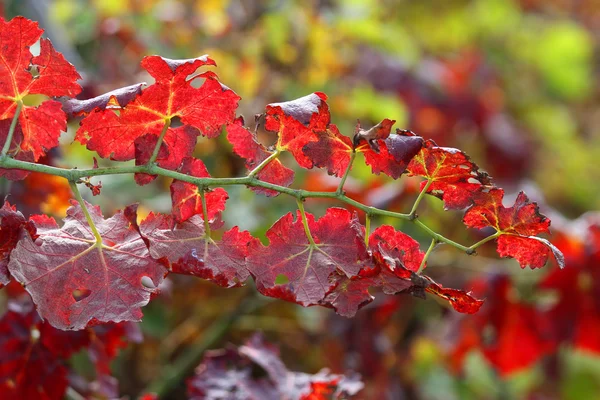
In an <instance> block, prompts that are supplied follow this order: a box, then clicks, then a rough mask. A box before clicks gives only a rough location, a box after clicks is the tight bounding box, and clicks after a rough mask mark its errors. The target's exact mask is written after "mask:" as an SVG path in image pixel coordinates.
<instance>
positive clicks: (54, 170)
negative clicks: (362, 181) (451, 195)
mask: <svg viewBox="0 0 600 400" xmlns="http://www.w3.org/2000/svg"><path fill="white" fill-rule="evenodd" d="M0 168H14V169H22V170H26V171H33V172H40V173H44V174H50V175H55V176H60V177H62V178H65V179H67V180H68V181H69V182H76V181H77V180H79V179H81V178H85V177H88V176H89V177H91V176H102V175H118V174H133V173H146V174H151V175H161V176H164V177H167V178H173V179H177V180H180V181H183V182H188V183H192V184H194V185H196V186H199V187H204V188H209V187H215V186H231V185H246V186H250V187H263V188H266V189H271V190H274V191H276V192H278V193H283V194H286V195H288V196H291V197H294V198H296V199H297V200H304V199H308V198H321V199H335V200H337V201H340V202H342V203H345V204H348V205H350V206H352V207H354V208H356V209H358V210H361V211H363V212H364V213H365V214H367V215H370V216H371V218H372V217H373V216H385V217H391V218H396V219H403V220H407V221H412V222H413V223H414V224H416V225H417V226H418V227H420V228H421V229H422V230H424V231H425V232H427V234H429V236H431V237H432V238H434V239H436V240H437V241H438V242H441V243H446V244H449V245H451V246H453V247H456V248H457V249H459V250H461V251H464V252H466V253H467V254H474V253H475V248H474V247H473V248H471V247H467V246H463V245H461V244H459V243H456V242H454V241H452V240H450V239H448V238H446V237H444V236H443V235H440V234H439V233H437V232H435V231H433V230H432V229H431V228H429V227H428V226H427V225H425V224H424V223H423V222H421V221H420V220H419V219H414V218H411V216H410V214H403V213H398V212H394V211H387V210H380V209H379V208H376V207H371V206H367V205H365V204H362V203H360V202H358V201H356V200H354V199H351V198H350V197H348V196H346V195H345V194H339V193H337V192H313V191H309V190H302V189H292V188H288V187H285V186H280V185H275V184H273V183H268V182H264V181H259V180H257V179H255V178H254V177H250V176H245V177H240V178H198V177H195V176H191V175H187V174H182V173H181V172H177V171H172V170H169V169H165V168H161V167H159V166H157V165H154V164H153V165H137V166H122V167H106V168H96V169H93V168H91V169H66V168H58V167H52V166H49V165H43V164H36V163H32V162H27V161H21V160H15V159H12V158H8V157H5V158H0ZM82 204H83V203H82ZM303 208H304V207H303V206H302V209H303ZM492 236H494V235H492ZM492 239H494V238H490V239H488V240H492Z"/></svg>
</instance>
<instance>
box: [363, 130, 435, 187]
mask: <svg viewBox="0 0 600 400" xmlns="http://www.w3.org/2000/svg"><path fill="white" fill-rule="evenodd" d="M394 122H396V121H393V120H389V119H384V120H383V121H381V122H380V123H379V124H377V125H375V126H374V127H372V128H371V129H369V130H367V131H365V130H363V129H362V128H361V127H360V123H358V125H357V126H356V133H355V135H354V146H355V148H356V151H357V152H360V153H364V155H365V162H366V163H367V165H370V166H371V169H372V171H373V173H374V174H378V175H379V174H380V173H381V172H383V173H384V174H386V175H388V176H391V177H392V178H394V179H398V178H399V177H400V175H402V174H403V173H404V172H405V171H406V167H407V166H408V164H409V163H410V161H411V160H412V158H413V157H414V156H415V155H416V154H418V153H419V151H420V150H421V147H422V146H423V139H422V138H421V137H420V136H416V135H415V134H413V133H412V132H410V131H400V130H397V131H396V134H390V130H391V128H392V125H394Z"/></svg>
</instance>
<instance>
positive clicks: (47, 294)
mask: <svg viewBox="0 0 600 400" xmlns="http://www.w3.org/2000/svg"><path fill="white" fill-rule="evenodd" d="M73 204H74V205H73V206H72V207H71V208H69V209H68V210H67V217H66V218H65V220H64V221H65V223H64V225H63V226H62V228H59V227H58V225H57V224H56V221H54V219H52V218H47V217H46V218H36V219H34V220H33V221H34V223H35V225H36V228H37V235H39V236H38V238H37V239H36V240H35V241H34V240H33V239H32V238H31V236H30V235H28V234H24V235H22V236H21V240H20V241H19V242H18V244H17V247H16V248H15V249H14V250H13V253H12V256H11V260H10V263H9V265H8V269H9V271H10V273H11V274H12V276H13V277H14V278H15V279H16V280H17V281H19V282H21V283H22V284H23V285H25V288H26V289H27V291H28V292H29V294H30V295H31V297H32V298H33V301H34V302H35V304H36V306H37V309H38V312H39V313H40V315H41V316H42V317H43V318H44V319H46V320H47V321H49V322H50V323H51V324H52V325H53V326H55V327H57V328H60V329H74V330H76V329H83V328H85V327H86V326H88V324H90V323H96V322H119V321H139V320H140V318H141V317H142V312H141V310H140V308H141V307H143V306H144V305H146V304H147V303H148V301H149V300H150V295H151V294H152V293H154V292H156V287H158V285H159V284H160V283H161V281H162V279H163V277H164V275H165V274H166V270H165V269H164V267H163V266H162V265H160V264H159V263H158V262H157V261H155V260H153V259H152V258H151V257H150V255H149V253H148V249H147V247H146V245H145V243H144V241H143V240H142V237H141V236H140V235H139V233H138V231H137V230H136V227H134V226H132V225H131V224H130V222H129V221H128V219H127V217H126V216H125V215H124V214H123V213H122V212H119V213H117V214H115V215H114V216H113V217H111V218H109V219H107V220H105V219H104V218H103V216H102V213H101V211H100V208H99V207H97V206H94V207H92V206H90V205H88V208H89V210H90V215H91V218H92V220H93V221H94V224H95V225H96V227H97V229H98V231H99V233H100V235H101V236H102V244H101V245H97V244H96V240H95V238H94V235H93V234H92V231H91V229H90V226H89V225H88V223H87V220H86V218H85V216H84V213H83V211H82V209H81V207H80V206H79V205H78V204H77V203H75V202H74V203H73ZM144 277H147V278H149V279H150V280H151V281H152V283H153V284H154V286H155V287H154V288H148V287H146V286H145V285H144V284H143V283H142V278H144Z"/></svg>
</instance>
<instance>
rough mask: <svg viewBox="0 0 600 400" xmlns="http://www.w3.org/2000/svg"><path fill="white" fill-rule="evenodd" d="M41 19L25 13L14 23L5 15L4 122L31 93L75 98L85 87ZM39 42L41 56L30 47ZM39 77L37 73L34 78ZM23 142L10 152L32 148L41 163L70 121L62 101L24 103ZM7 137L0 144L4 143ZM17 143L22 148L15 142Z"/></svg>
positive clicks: (0, 102) (0, 82) (1, 29)
mask: <svg viewBox="0 0 600 400" xmlns="http://www.w3.org/2000/svg"><path fill="white" fill-rule="evenodd" d="M43 32H44V31H43V30H42V29H40V27H39V26H38V23H37V22H34V21H31V20H28V19H26V18H23V17H15V18H13V19H11V20H10V21H8V22H7V21H5V20H4V19H2V18H0V40H1V41H2V46H1V48H0V59H1V60H2V62H1V63H0V120H11V119H12V118H13V116H14V115H15V112H16V109H17V104H18V103H19V102H22V100H23V98H25V97H26V96H28V95H30V94H42V95H45V96H50V97H55V96H69V97H73V96H75V95H77V94H78V93H79V92H80V91H81V87H80V86H79V85H78V84H77V82H76V81H77V80H78V79H80V78H81V77H80V76H79V74H78V73H77V71H76V70H75V67H73V65H71V64H70V63H69V62H67V61H66V60H65V59H64V57H63V56H62V55H61V54H60V53H58V52H56V51H55V50H54V48H53V47H52V43H50V41H49V40H48V39H41V40H40V37H41V36H42V33H43ZM38 40H40V54H39V55H38V56H35V57H34V56H33V54H32V53H31V51H30V50H29V48H30V47H31V46H32V45H33V44H34V43H36V42H37V41H38ZM34 75H35V77H34ZM18 125H19V126H20V129H21V137H20V141H19V142H13V143H15V144H13V143H11V145H10V150H11V153H10V154H15V153H18V152H29V153H31V156H32V158H33V160H32V161H37V160H38V159H39V158H40V157H41V156H43V155H44V154H45V153H46V151H47V150H49V149H51V148H53V147H56V146H58V138H59V136H60V134H61V132H63V131H65V130H66V127H67V122H66V116H65V113H64V112H63V111H62V109H61V104H60V103H59V102H58V101H55V100H46V101H44V102H42V103H41V104H40V105H39V106H37V107H33V106H24V107H23V109H22V110H21V113H20V114H19V119H18ZM4 142H6V137H4V141H3V142H2V143H0V146H3V145H4ZM16 144H18V146H16Z"/></svg>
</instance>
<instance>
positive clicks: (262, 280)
mask: <svg viewBox="0 0 600 400" xmlns="http://www.w3.org/2000/svg"><path fill="white" fill-rule="evenodd" d="M307 222H308V228H309V229H310V232H311V235H312V237H313V239H314V241H315V243H316V246H313V245H311V244H310V242H309V240H308V239H307V237H306V234H305V231H304V226H303V224H302V218H301V216H300V212H298V214H297V218H296V221H294V216H293V214H292V213H288V214H286V215H284V216H283V217H282V218H280V219H279V221H277V222H276V223H275V224H274V225H273V226H272V227H271V228H270V229H269V230H268V231H267V234H266V236H267V238H268V239H269V245H268V246H266V247H265V246H263V245H256V246H252V247H251V249H250V255H249V257H248V260H247V265H248V269H249V270H250V273H251V274H252V276H254V278H255V280H256V286H257V289H258V290H259V291H260V292H261V293H263V294H264V295H272V294H273V292H270V290H272V289H273V288H277V289H278V292H280V293H286V292H287V293H288V294H287V295H286V299H289V298H290V297H292V298H293V299H294V301H295V302H297V303H299V304H302V305H303V306H309V305H314V304H318V303H319V302H320V301H321V300H322V299H323V297H324V296H325V294H326V293H327V292H328V291H329V290H330V289H331V288H332V286H333V283H332V282H330V280H329V276H330V275H331V274H332V273H334V272H335V271H339V272H340V273H342V274H345V275H346V276H348V277H351V276H353V275H356V274H357V273H358V272H359V270H360V268H361V266H362V264H363V262H364V261H365V260H366V259H367V258H368V255H367V252H366V247H365V244H364V237H363V229H362V227H361V226H360V224H359V222H358V219H357V218H356V217H352V216H351V213H350V212H349V211H348V210H345V209H341V208H329V209H328V210H327V212H326V213H325V215H324V216H323V217H322V218H320V219H319V220H317V221H315V218H314V217H313V216H312V215H311V214H307Z"/></svg>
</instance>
